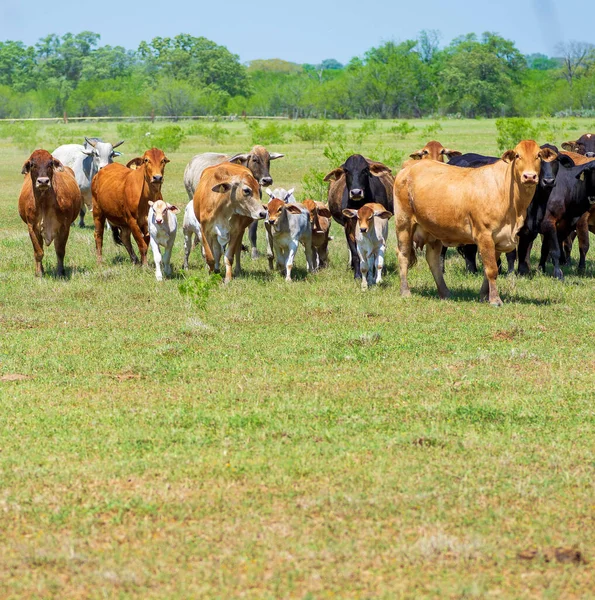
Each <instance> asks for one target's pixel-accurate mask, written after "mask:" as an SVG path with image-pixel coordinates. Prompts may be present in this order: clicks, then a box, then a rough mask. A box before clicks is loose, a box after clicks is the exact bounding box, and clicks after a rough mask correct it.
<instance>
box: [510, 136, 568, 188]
mask: <svg viewBox="0 0 595 600" xmlns="http://www.w3.org/2000/svg"><path fill="white" fill-rule="evenodd" d="M556 156H557V155H556V153H555V152H554V151H553V150H551V149H550V148H540V147H539V146H538V145H537V142H534V141H533V140H523V141H522V142H519V144H518V145H517V146H516V148H515V149H514V150H507V151H506V152H505V153H504V154H503V155H502V160H503V161H505V162H508V163H511V164H512V168H513V170H514V175H515V178H516V180H517V181H518V182H519V183H520V184H521V185H523V186H526V187H533V186H535V185H537V182H538V180H539V176H538V174H539V172H540V171H541V163H542V159H543V160H553V159H554V158H556Z"/></svg>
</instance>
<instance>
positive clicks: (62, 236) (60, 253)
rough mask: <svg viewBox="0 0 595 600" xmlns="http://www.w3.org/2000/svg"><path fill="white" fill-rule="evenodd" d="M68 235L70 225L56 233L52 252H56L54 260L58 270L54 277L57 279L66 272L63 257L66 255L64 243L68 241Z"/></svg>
mask: <svg viewBox="0 0 595 600" xmlns="http://www.w3.org/2000/svg"><path fill="white" fill-rule="evenodd" d="M69 234H70V225H64V226H63V227H61V228H60V231H58V235H56V238H55V239H54V250H55V251H56V260H57V262H58V268H57V270H56V275H57V276H58V277H64V276H65V274H66V272H65V270H64V255H65V254H66V242H67V241H68V235H69Z"/></svg>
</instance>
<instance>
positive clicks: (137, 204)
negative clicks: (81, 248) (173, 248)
mask: <svg viewBox="0 0 595 600" xmlns="http://www.w3.org/2000/svg"><path fill="white" fill-rule="evenodd" d="M168 162H169V159H168V158H167V157H166V156H165V154H164V153H163V151H162V150H159V149H158V148H151V149H150V150H147V151H146V152H145V153H144V154H143V156H142V157H137V158H133V159H132V160H131V161H129V162H128V164H127V165H126V166H124V165H121V164H119V163H111V164H109V165H107V167H104V168H103V169H101V171H99V173H97V175H95V177H94V178H93V183H92V185H91V190H92V193H93V220H94V221H95V247H96V249H97V262H99V263H101V260H102V250H103V230H104V227H105V221H106V220H107V221H109V222H110V225H111V226H112V228H113V234H114V241H115V242H116V243H117V244H122V245H123V246H124V247H125V248H126V250H127V251H128V254H129V255H130V260H132V262H133V263H134V264H137V263H138V258H137V256H136V254H135V252H134V250H133V249H132V242H131V241H130V234H132V235H133V236H134V239H135V240H136V243H137V245H138V250H139V252H140V262H141V265H143V266H146V265H147V248H148V244H149V225H148V215H149V201H153V202H155V201H157V200H162V196H161V185H162V184H163V173H164V171H165V165H166V164H167V163H168Z"/></svg>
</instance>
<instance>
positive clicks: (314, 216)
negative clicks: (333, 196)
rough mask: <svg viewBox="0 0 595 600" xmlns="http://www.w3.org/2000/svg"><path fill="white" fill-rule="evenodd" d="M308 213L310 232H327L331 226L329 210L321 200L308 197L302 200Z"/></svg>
mask: <svg viewBox="0 0 595 600" xmlns="http://www.w3.org/2000/svg"><path fill="white" fill-rule="evenodd" d="M302 204H303V205H304V206H305V207H306V208H307V209H308V212H309V213H310V222H311V223H312V233H327V232H328V231H329V229H330V228H331V211H330V210H329V209H328V206H326V205H325V204H323V203H322V202H315V201H314V200H312V199H310V198H308V199H306V200H304V201H303V202H302Z"/></svg>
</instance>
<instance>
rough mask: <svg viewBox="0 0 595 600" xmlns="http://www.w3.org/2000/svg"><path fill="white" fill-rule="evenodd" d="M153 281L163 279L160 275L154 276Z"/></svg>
mask: <svg viewBox="0 0 595 600" xmlns="http://www.w3.org/2000/svg"><path fill="white" fill-rule="evenodd" d="M155 279H156V280H157V281H163V277H161V275H156V276H155Z"/></svg>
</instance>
